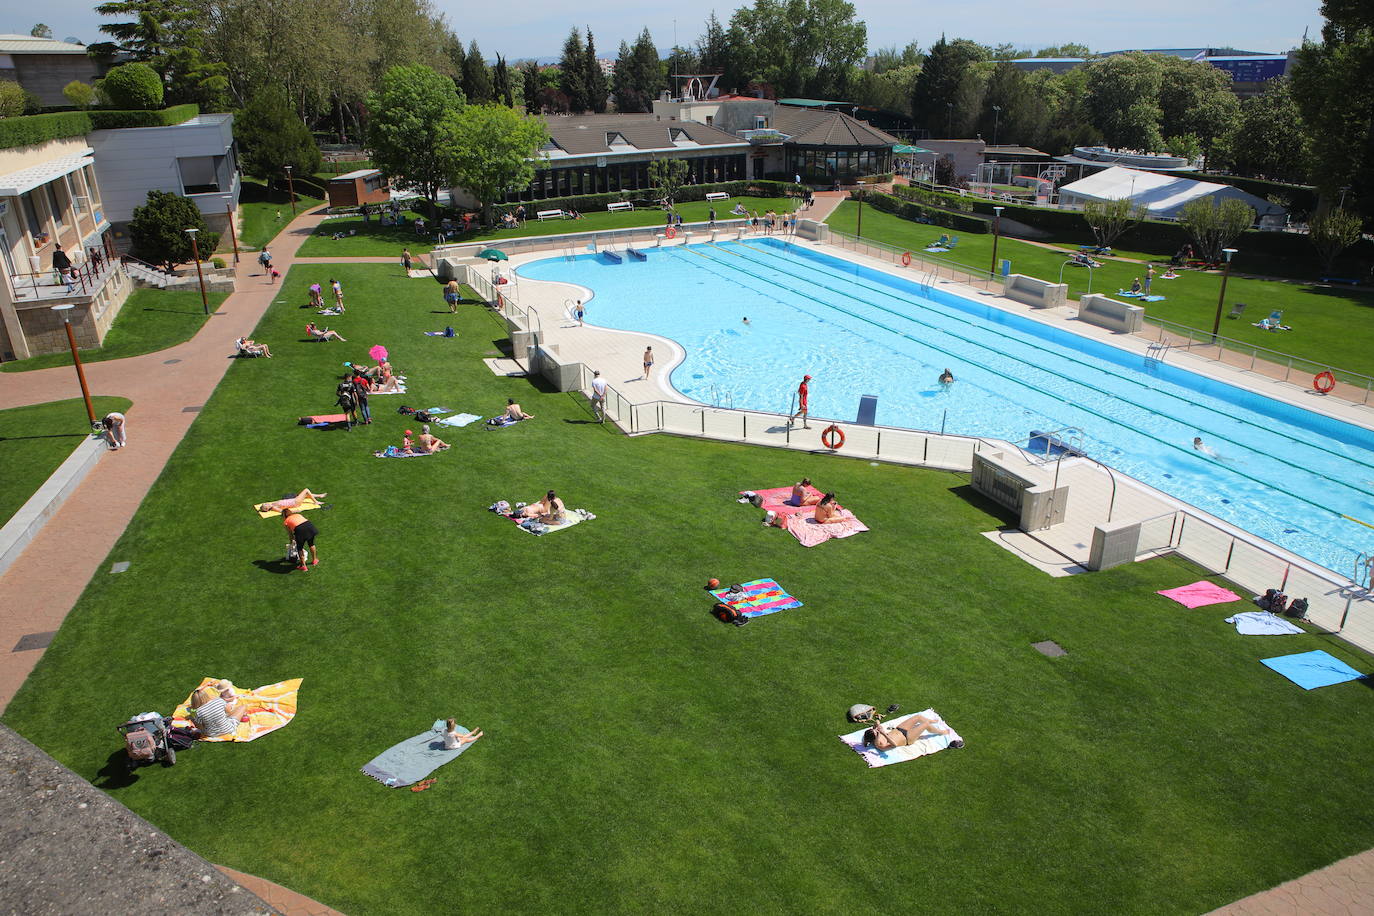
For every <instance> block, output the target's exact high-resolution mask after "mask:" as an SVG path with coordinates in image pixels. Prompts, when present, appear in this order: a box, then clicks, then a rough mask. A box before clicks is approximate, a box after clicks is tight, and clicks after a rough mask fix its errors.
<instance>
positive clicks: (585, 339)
mask: <svg viewBox="0 0 1374 916" xmlns="http://www.w3.org/2000/svg"><path fill="white" fill-rule="evenodd" d="M756 237H757V236H754V235H749V236H746V238H745V241H748V240H749V239H751V238H756ZM779 237H782V236H779ZM726 238H727V237H726V236H722V241H724V240H725V239H726ZM728 238H731V239H733V238H734V234H733V233H731V234H730V235H729V236H728ZM786 238H787V240H788V241H789V242H790V243H791V244H794V245H797V246H799V247H809V248H813V249H815V250H817V251H820V252H823V253H825V254H827V255H831V256H833V257H838V258H843V259H846V260H849V261H852V262H856V263H858V264H861V265H863V266H866V267H869V268H872V269H874V270H878V271H883V272H885V273H889V274H892V275H895V276H902V277H905V278H907V279H918V280H922V282H924V279H923V278H924V275H922V274H921V273H920V272H919V270H918V268H917V266H916V265H913V267H912V268H903V267H902V266H900V265H899V264H893V263H892V262H890V261H886V260H882V259H879V258H876V257H870V256H868V255H866V254H862V253H856V252H854V251H850V250H848V249H842V248H839V247H837V246H834V245H830V244H826V243H816V242H811V241H808V240H804V239H800V238H796V237H786ZM587 241H590V240H589V239H588V240H587ZM659 243H660V244H661V245H663V246H664V247H666V246H669V245H685V244H688V242H687V241H684V240H683V239H681V238H678V239H674V240H659ZM652 244H653V242H649V243H648V245H652ZM691 244H693V245H702V244H711V243H710V242H709V241H707V240H706V239H705V238H703V235H702V234H701V233H698V234H696V235H695V236H694V237H693V239H692V240H691ZM635 246H636V247H648V246H647V245H646V244H645V243H644V242H643V241H638V242H636V243H635ZM603 247H613V248H614V249H615V250H617V251H622V250H623V248H624V247H625V243H623V242H617V243H616V244H614V245H613V246H603ZM568 250H569V248H568V242H567V240H566V239H564V240H562V241H554V242H551V243H550V247H549V249H547V250H543V251H534V252H525V253H520V254H515V255H512V256H511V260H510V263H509V265H502V270H503V273H505V274H507V275H510V274H513V273H514V270H515V269H517V268H518V267H519V266H520V265H522V264H526V263H530V262H533V261H537V260H541V259H544V258H548V257H561V256H564V255H565V253H566V252H567V251H568ZM576 250H577V251H578V253H583V252H585V251H586V248H585V242H584V243H583V244H582V246H581V247H578V248H577V249H576ZM623 266H624V269H626V270H636V269H652V264H644V263H642V262H635V261H631V260H629V259H628V258H627V259H626V262H625V264H624V265H623ZM933 283H934V285H937V286H939V287H940V288H943V289H945V290H947V291H949V292H952V293H955V294H958V295H963V296H966V297H968V298H970V299H975V300H979V301H981V302H984V303H987V304H990V305H992V306H993V307H995V308H1000V309H1003V310H1005V311H1007V312H1011V313H1014V314H1017V315H1021V316H1024V317H1026V318H1029V319H1030V320H1032V321H1036V322H1040V323H1041V324H1044V325H1046V326H1048V327H1053V328H1058V329H1062V330H1065V331H1069V332H1071V333H1075V334H1080V335H1082V336H1084V337H1086V338H1090V339H1094V340H1099V341H1102V342H1105V343H1108V344H1111V345H1113V346H1116V347H1119V348H1121V349H1123V350H1126V351H1127V352H1131V353H1136V354H1139V356H1140V358H1141V360H1142V364H1143V363H1144V361H1145V360H1146V359H1147V358H1148V357H1150V356H1152V355H1153V354H1151V352H1150V344H1151V343H1152V341H1151V340H1147V339H1145V338H1143V337H1141V336H1133V335H1129V334H1120V333H1114V332H1111V331H1108V330H1105V329H1102V328H1099V327H1096V326H1094V325H1091V324H1088V323H1086V322H1081V321H1079V320H1078V319H1077V308H1076V305H1074V304H1071V305H1069V306H1066V307H1060V308H1052V309H1040V308H1033V307H1031V306H1028V305H1025V304H1022V303H1019V302H1015V301H1013V300H1010V299H1007V298H1005V297H1003V296H1001V295H999V294H997V293H995V292H989V291H985V290H982V289H978V288H975V287H973V286H969V285H965V284H962V283H960V282H957V281H955V280H950V279H938V280H935V281H933ZM503 289H507V290H509V292H510V293H511V294H513V296H514V299H515V301H516V302H517V303H518V304H519V305H520V306H521V307H523V308H530V307H533V308H534V310H535V311H536V312H537V314H538V316H539V325H540V328H541V332H542V336H541V340H542V343H543V345H545V346H548V347H553V348H556V352H557V354H558V356H559V358H560V359H561V360H562V361H563V362H565V363H567V362H580V363H582V364H584V365H585V366H586V367H587V369H588V370H599V371H600V372H601V373H602V375H603V376H604V377H606V378H607V379H608V380H609V383H610V385H611V387H612V388H613V389H614V390H615V391H616V392H617V393H618V394H619V395H620V396H621V397H623V398H624V399H625V401H627V402H630V403H634V404H648V403H651V402H672V403H675V404H680V405H690V406H689V407H683V408H677V409H676V410H675V411H674V412H675V413H677V414H679V415H680V414H681V411H682V410H684V409H685V410H691V411H694V412H696V413H697V414H698V416H699V419H700V422H701V428H702V431H703V434H704V435H707V436H709V437H710V438H713V439H717V440H726V441H730V440H734V441H749V442H752V443H755V444H763V445H770V446H776V447H784V448H791V449H794V450H798V451H805V452H813V453H825V454H838V455H841V456H845V457H852V458H864V459H870V460H871V459H874V458H877V459H880V460H884V461H897V462H901V463H911V464H925V465H927V466H936V467H939V466H942V462H941V461H940V460H926V461H922V460H921V456H920V455H914V456H913V455H911V454H905V455H904V454H903V453H902V451H903V450H902V448H901V447H892V446H890V445H889V444H888V442H887V441H884V440H883V439H881V438H879V439H878V440H877V441H878V442H879V443H880V444H881V445H882V448H881V449H873V448H871V447H870V443H872V442H873V439H872V432H871V431H868V430H866V429H865V428H864V427H858V426H855V425H854V424H853V422H852V418H848V417H846V418H839V419H837V420H836V421H835V422H837V423H839V424H840V425H841V426H842V427H843V428H844V429H845V430H846V431H847V433H848V434H849V439H850V441H849V442H848V443H847V445H846V447H845V448H844V449H841V450H840V451H838V452H831V451H830V450H828V449H825V448H824V446H822V445H821V443H820V441H819V437H820V432H821V430H822V429H823V428H824V427H825V426H827V425H828V424H829V423H830V422H831V421H830V420H829V419H822V418H818V417H812V418H811V422H810V425H811V427H812V429H811V430H809V431H808V430H804V429H802V428H801V427H800V426H794V427H792V428H791V429H788V428H787V426H786V423H785V420H784V419H783V418H781V417H780V416H779V415H778V414H769V413H765V412H761V411H735V410H726V409H723V408H721V407H718V406H713V405H703V404H700V402H697V401H694V400H692V399H690V398H687V397H685V396H684V395H682V394H680V393H678V392H677V391H676V390H675V389H674V388H673V387H672V386H671V384H670V382H669V375H670V374H671V372H672V370H673V368H674V367H675V366H677V365H678V363H680V362H681V361H682V359H683V358H684V356H685V354H684V352H683V349H682V347H680V346H679V345H678V344H677V343H676V342H675V341H672V340H668V339H666V338H662V337H658V336H655V335H651V334H644V333H638V332H629V331H620V330H611V329H606V328H600V327H597V326H596V325H595V321H596V314H597V305H596V298H595V292H594V291H591V290H587V289H586V288H583V287H579V286H576V285H573V284H569V283H562V282H554V281H539V280H529V279H524V278H518V277H517V278H515V279H513V280H512V282H511V283H509V284H507V285H506V286H505V287H503ZM999 292H1000V291H999ZM579 299H580V300H582V301H583V302H584V303H585V307H586V319H585V321H586V323H585V324H584V325H583V326H578V323H577V321H576V319H575V318H574V317H573V315H572V313H571V311H570V306H571V304H572V303H573V302H575V301H577V300H579ZM647 346H652V347H653V350H654V355H655V362H654V366H653V369H652V372H651V373H650V377H649V379H648V380H644V379H643V367H642V354H643V352H644V349H645V347H647ZM1164 361H1165V362H1167V363H1169V364H1171V365H1174V366H1177V367H1179V368H1183V369H1187V370H1189V371H1193V372H1197V373H1199V374H1201V375H1206V376H1210V377H1213V378H1217V379H1220V380H1222V381H1225V382H1228V383H1230V384H1233V385H1236V386H1237V387H1240V388H1244V389H1248V390H1251V391H1254V392H1256V393H1258V394H1261V395H1264V396H1266V397H1270V398H1273V399H1275V400H1279V401H1286V402H1288V403H1290V404H1294V405H1296V406H1298V407H1302V408H1304V409H1308V410H1313V411H1317V412H1321V413H1325V414H1328V415H1330V416H1333V417H1337V418H1339V419H1341V420H1345V421H1347V422H1350V423H1354V424H1357V425H1360V426H1364V427H1367V428H1371V429H1374V408H1371V407H1366V406H1362V405H1359V404H1354V403H1351V402H1349V401H1344V400H1340V399H1338V398H1336V397H1332V396H1323V395H1319V394H1317V393H1316V392H1314V391H1312V390H1311V389H1304V388H1303V387H1302V386H1300V385H1297V384H1293V383H1290V382H1285V381H1281V380H1278V379H1275V378H1272V377H1270V376H1268V375H1266V374H1265V373H1264V372H1263V371H1261V370H1250V369H1247V368H1240V367H1236V366H1232V365H1227V364H1224V363H1222V362H1219V361H1217V360H1214V359H1208V358H1205V357H1204V356H1202V355H1200V354H1197V353H1192V352H1189V351H1188V350H1187V349H1170V350H1169V351H1167V353H1166V354H1165V356H1164ZM790 393H791V391H790V390H789V391H780V392H779V402H780V404H781V403H783V402H784V401H785V399H786V398H787V397H788V396H789V395H790ZM860 394H861V392H857V391H856V392H854V393H853V400H854V403H855V405H856V406H857V404H858V400H859V396H860ZM695 422H696V421H693V423H695ZM678 425H679V426H681V424H680V423H679V424H678ZM741 427H742V428H744V429H746V430H747V439H746V438H745V436H743V435H739V434H738V433H732V432H731V430H734V429H737V428H741ZM677 431H679V432H681V431H682V430H680V429H679V430H677ZM889 436H890V439H891V440H895V439H897V432H896V431H892V433H890V434H889ZM934 440H935V437H932V439H931V441H934ZM969 442H970V440H967V439H963V440H962V443H961V445H960V447H961V448H962V450H963V452H964V453H967V452H969V451H970V448H969V445H968V443H969ZM976 447H977V448H978V449H979V450H988V449H996V448H998V447H1004V448H1005V449H1007V450H1010V451H1017V447H1016V446H1013V445H1010V444H1007V443H1000V442H999V441H998V440H993V439H988V440H977V442H976ZM966 460H967V459H966V458H965V459H963V460H961V461H956V460H953V459H951V461H950V462H949V463H947V464H945V465H944V466H947V467H950V468H951V469H961V470H967V467H968V465H967V463H966ZM960 464H962V467H959V465H960ZM804 470H805V469H804V467H800V466H799V474H800V473H804ZM1056 471H1057V473H1058V474H1059V477H1060V481H1061V483H1064V484H1067V485H1069V486H1070V488H1071V493H1072V495H1071V498H1070V499H1069V502H1068V507H1067V513H1066V517H1065V519H1064V521H1063V522H1062V523H1059V524H1056V525H1054V526H1052V527H1049V528H1045V529H1041V530H1038V531H1035V532H1034V533H1033V534H1030V535H1028V534H1026V533H1023V532H1015V531H1000V532H988V536H989V538H990V539H991V540H993V541H994V542H995V543H998V544H999V545H1000V546H1002V547H1004V548H1006V549H1008V550H1010V551H1012V552H1014V553H1016V554H1017V555H1018V556H1021V557H1022V558H1023V559H1025V560H1026V561H1027V562H1030V563H1032V564H1033V565H1035V566H1037V567H1038V568H1040V569H1042V570H1044V571H1045V572H1047V573H1049V574H1051V575H1069V574H1074V573H1077V572H1081V571H1083V569H1082V564H1085V563H1086V562H1087V560H1088V556H1089V552H1090V549H1091V546H1092V540H1093V530H1094V527H1095V526H1096V525H1098V524H1101V523H1104V522H1106V521H1107V520H1108V517H1109V514H1110V518H1111V520H1113V521H1123V520H1133V521H1144V520H1148V519H1156V520H1158V521H1157V522H1155V523H1154V524H1155V525H1156V527H1158V526H1163V530H1164V531H1166V532H1167V531H1168V530H1169V526H1170V525H1176V524H1177V520H1176V519H1170V518H1169V517H1170V516H1173V515H1174V514H1175V513H1177V512H1178V511H1179V510H1186V511H1188V512H1190V513H1192V514H1193V515H1194V516H1198V517H1200V518H1203V519H1206V520H1208V521H1209V522H1210V523H1211V525H1212V526H1214V527H1215V529H1217V531H1216V532H1213V533H1212V534H1213V536H1214V537H1215V538H1216V539H1217V541H1218V544H1217V548H1216V555H1217V557H1218V560H1217V561H1216V562H1215V563H1211V564H1207V565H1209V566H1211V567H1212V568H1213V569H1214V571H1216V572H1219V573H1220V572H1222V571H1223V570H1228V569H1229V570H1230V573H1231V574H1233V578H1236V575H1234V574H1243V573H1244V570H1238V569H1237V567H1236V565H1234V564H1235V563H1242V562H1245V560H1243V559H1242V558H1240V557H1239V555H1237V556H1236V558H1235V559H1234V560H1233V554H1238V552H1237V551H1236V550H1235V547H1234V546H1230V547H1228V546H1227V545H1226V543H1225V542H1226V541H1227V540H1228V539H1229V538H1234V539H1236V540H1238V541H1242V542H1246V543H1250V544H1254V545H1257V546H1260V547H1262V548H1263V550H1265V551H1268V552H1269V554H1273V555H1277V556H1278V557H1280V558H1281V562H1279V563H1277V565H1275V564H1274V563H1273V562H1269V563H1268V566H1267V567H1266V566H1265V565H1264V564H1263V563H1261V564H1260V565H1259V566H1257V567H1256V568H1254V569H1252V570H1250V571H1249V572H1250V574H1249V576H1248V578H1249V579H1250V581H1251V582H1252V583H1256V582H1266V581H1269V580H1270V579H1271V578H1278V574H1276V573H1273V569H1275V568H1277V569H1278V570H1280V571H1282V574H1283V575H1284V576H1286V575H1287V574H1288V573H1287V571H1286V570H1285V566H1284V564H1285V563H1286V564H1289V565H1291V567H1292V568H1293V569H1294V570H1295V571H1296V570H1305V571H1306V573H1307V575H1303V576H1300V578H1301V580H1302V582H1304V583H1319V584H1320V585H1321V586H1322V587H1328V586H1329V588H1328V593H1327V601H1326V605H1327V609H1326V612H1325V614H1324V615H1317V614H1314V615H1313V616H1314V620H1316V621H1317V622H1318V623H1320V624H1321V625H1323V626H1325V627H1327V628H1328V629H1336V628H1337V626H1338V624H1339V623H1340V621H1341V620H1346V619H1347V618H1348V620H1347V623H1346V627H1345V629H1344V630H1342V635H1344V636H1345V637H1346V638H1347V639H1350V640H1351V641H1352V642H1355V643H1357V644H1360V645H1363V646H1365V647H1366V648H1369V649H1371V650H1374V600H1371V596H1370V595H1369V594H1368V592H1367V591H1366V590H1364V589H1358V588H1354V587H1352V586H1351V585H1350V583H1349V582H1348V581H1345V582H1343V583H1342V582H1341V581H1339V580H1340V576H1339V575H1338V576H1336V577H1333V576H1332V575H1331V573H1330V572H1328V571H1325V570H1323V569H1322V568H1321V567H1320V566H1318V565H1317V564H1315V563H1312V562H1310V561H1307V560H1304V559H1302V558H1300V557H1298V556H1297V555H1295V554H1292V553H1290V552H1287V551H1284V550H1282V549H1281V548H1277V547H1275V546H1274V545H1271V544H1268V543H1267V542H1265V541H1262V540H1260V539H1258V538H1256V537H1254V536H1252V535H1249V534H1247V533H1246V532H1244V531H1242V530H1241V529H1238V528H1235V527H1234V526H1232V525H1230V524H1228V523H1226V522H1224V521H1222V520H1220V519H1216V518H1214V517H1212V516H1210V515H1208V514H1207V513H1205V512H1202V511H1200V510H1198V509H1196V508H1194V507H1192V506H1188V505H1186V504H1184V503H1182V502H1181V501H1179V500H1177V499H1174V498H1173V497H1170V496H1168V495H1167V494H1164V493H1162V492H1160V491H1158V490H1155V489H1154V488H1153V487H1150V486H1148V485H1146V484H1143V483H1141V482H1139V481H1136V480H1134V479H1132V478H1130V477H1127V476H1126V475H1124V474H1122V473H1120V472H1111V473H1109V472H1108V471H1107V470H1105V469H1103V468H1102V466H1101V465H1099V464H1097V463H1096V462H1094V461H1091V460H1088V459H1067V460H1065V461H1063V462H1062V463H1060V464H1059V465H1058V466H1057V467H1056V466H1055V464H1054V463H1053V462H1051V463H1049V464H1042V467H1041V472H1042V473H1044V474H1048V475H1053V474H1054V473H1056ZM856 508H861V507H856ZM1194 536H1196V534H1195V535H1194ZM1369 540H1370V544H1369V551H1368V552H1369V553H1371V554H1374V531H1371V532H1370V539H1369ZM1239 553H1244V554H1245V555H1246V557H1251V555H1252V554H1253V553H1254V552H1253V551H1240V552H1239ZM1150 555H1152V554H1144V555H1142V557H1141V559H1146V558H1148V557H1149V556H1150ZM1209 555H1210V554H1209ZM1271 559H1272V558H1271V557H1269V556H1266V557H1265V558H1264V560H1265V561H1266V562H1268V561H1270V560H1271ZM1223 560H1224V562H1223ZM1338 572H1339V571H1338ZM1344 575H1345V576H1349V575H1351V573H1350V572H1344ZM1243 578H1246V577H1245V576H1243V575H1242V576H1241V578H1237V579H1236V581H1241V580H1242V579H1243ZM1279 584H1280V583H1279V582H1278V581H1273V582H1272V585H1273V586H1278V585H1279ZM1252 587H1255V588H1257V589H1258V586H1254V585H1252ZM1312 587H1313V588H1315V587H1317V585H1313V586H1312ZM1290 594H1293V595H1294V596H1295V597H1299V596H1302V595H1300V594H1299V593H1297V592H1294V591H1292V590H1290ZM1308 597H1311V596H1310V595H1309V596H1308ZM1352 603H1353V604H1354V605H1355V610H1354V611H1353V612H1352V611H1351V606H1352ZM1338 607H1339V608H1343V609H1344V613H1342V612H1341V611H1340V610H1339V609H1337V608H1338Z"/></svg>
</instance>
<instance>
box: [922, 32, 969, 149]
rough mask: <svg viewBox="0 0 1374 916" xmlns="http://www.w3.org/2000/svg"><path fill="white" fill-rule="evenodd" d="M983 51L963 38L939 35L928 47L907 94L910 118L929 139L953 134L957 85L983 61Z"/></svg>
mask: <svg viewBox="0 0 1374 916" xmlns="http://www.w3.org/2000/svg"><path fill="white" fill-rule="evenodd" d="M987 57H988V53H987V49H986V48H984V47H982V46H981V45H978V44H975V43H973V42H971V41H969V40H968V39H966V38H956V39H954V40H953V41H949V40H947V39H946V38H945V36H943V35H941V36H940V40H939V41H937V42H936V43H935V44H933V45H931V46H930V52H929V53H928V54H926V59H925V63H924V64H923V65H922V66H921V73H920V75H919V76H917V77H916V82H915V85H914V87H913V89H912V93H911V117H912V119H913V120H915V122H916V124H917V126H919V127H924V128H925V129H926V130H928V131H930V133H931V134H932V135H933V136H936V137H941V136H945V135H946V134H948V133H952V132H953V128H954V123H953V122H954V114H955V111H954V109H955V107H956V106H957V105H958V104H959V103H960V101H961V98H960V92H959V89H960V84H961V82H963V79H964V73H965V71H967V70H968V68H969V67H970V66H972V65H973V64H974V63H976V62H978V61H981V60H986V59H987Z"/></svg>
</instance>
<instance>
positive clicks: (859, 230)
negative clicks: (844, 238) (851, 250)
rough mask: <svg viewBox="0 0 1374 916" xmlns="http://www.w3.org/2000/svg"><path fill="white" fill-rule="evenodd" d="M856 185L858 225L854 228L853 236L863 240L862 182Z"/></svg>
mask: <svg viewBox="0 0 1374 916" xmlns="http://www.w3.org/2000/svg"><path fill="white" fill-rule="evenodd" d="M858 185H859V221H858V225H857V226H855V228H854V234H855V235H856V236H858V237H859V238H863V237H864V183H863V182H862V181H860V182H858Z"/></svg>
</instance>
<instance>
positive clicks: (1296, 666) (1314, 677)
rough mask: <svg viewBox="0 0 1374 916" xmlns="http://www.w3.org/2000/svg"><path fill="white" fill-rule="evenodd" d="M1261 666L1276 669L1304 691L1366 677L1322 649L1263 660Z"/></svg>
mask: <svg viewBox="0 0 1374 916" xmlns="http://www.w3.org/2000/svg"><path fill="white" fill-rule="evenodd" d="M1260 664H1261V665H1265V666H1267V667H1269V668H1272V669H1274V670H1275V671H1277V672H1278V673H1279V674H1282V675H1283V676H1284V677H1286V678H1288V679H1289V680H1290V681H1292V682H1293V683H1294V684H1297V685H1298V686H1299V687H1301V688H1302V689H1303V690H1315V689H1316V688H1318V687H1330V686H1331V685H1332V684H1343V683H1345V682H1346V681H1354V680H1358V679H1360V678H1362V677H1364V676H1365V675H1363V674H1360V672H1358V671H1356V670H1355V669H1354V668H1352V667H1350V666H1349V665H1347V664H1346V663H1345V662H1343V661H1341V660H1340V659H1339V658H1336V657H1335V656H1334V655H1331V654H1330V653H1328V652H1326V651H1324V650H1322V649H1317V650H1315V651H1312V652H1299V653H1298V654H1297V655H1280V656H1278V657H1277V658H1262V659H1260Z"/></svg>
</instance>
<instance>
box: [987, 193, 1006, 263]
mask: <svg viewBox="0 0 1374 916" xmlns="http://www.w3.org/2000/svg"><path fill="white" fill-rule="evenodd" d="M1004 209H1006V208H1005V207H993V208H992V270H991V271H989V272H990V273H991V274H992V275H993V277H994V278H995V277H996V276H997V241H998V240H999V239H1000V238H1001V237H1002V211H1003V210H1004Z"/></svg>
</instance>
